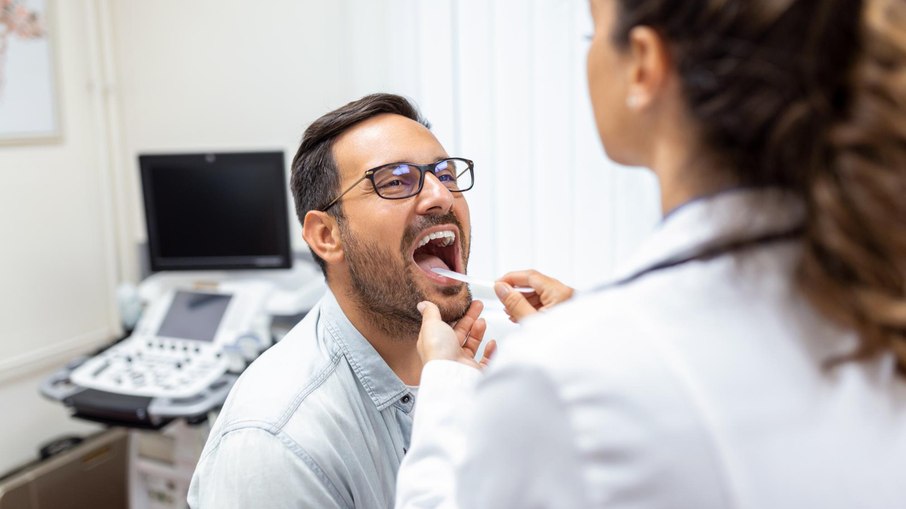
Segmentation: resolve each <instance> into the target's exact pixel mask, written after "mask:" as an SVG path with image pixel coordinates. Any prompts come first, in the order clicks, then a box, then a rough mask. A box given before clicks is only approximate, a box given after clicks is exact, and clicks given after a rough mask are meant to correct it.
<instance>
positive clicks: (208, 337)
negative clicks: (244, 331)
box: [157, 291, 232, 341]
mask: <svg viewBox="0 0 906 509" xmlns="http://www.w3.org/2000/svg"><path fill="white" fill-rule="evenodd" d="M231 298H232V297H231V296H230V295H223V294H218V293H198V292H185V291H178V292H176V295H174V296H173V302H172V303H171V304H170V308H169V309H168V310H167V314H166V316H164V320H163V322H162V323H161V324H160V329H158V330H157V335H158V336H160V337H164V338H179V339H194V340H196V341H213V340H214V336H215V335H216V334H217V328H218V327H219V326H220V321H221V320H222V319H223V314H224V313H225V312H226V308H227V305H228V304H229V303H230V299H231Z"/></svg>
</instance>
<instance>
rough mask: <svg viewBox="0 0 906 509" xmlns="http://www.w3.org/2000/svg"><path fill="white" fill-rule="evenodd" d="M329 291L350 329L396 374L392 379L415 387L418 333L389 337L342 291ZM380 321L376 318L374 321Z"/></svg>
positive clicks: (418, 375)
mask: <svg viewBox="0 0 906 509" xmlns="http://www.w3.org/2000/svg"><path fill="white" fill-rule="evenodd" d="M331 291H332V292H333V294H334V297H336V299H337V303H338V304H339V305H340V309H342V310H343V314H345V315H346V318H348V319H349V321H350V322H351V323H352V325H353V327H355V328H356V330H358V331H359V333H360V334H362V336H364V337H365V339H366V340H368V342H369V343H371V346H373V347H374V349H375V350H377V353H378V355H380V356H381V358H383V359H384V362H386V363H387V366H389V367H390V369H391V370H392V371H393V372H394V373H396V376H398V377H399V378H400V380H402V382H403V383H404V384H406V385H413V386H415V385H418V384H419V382H420V380H421V373H422V367H423V364H422V360H421V357H419V355H418V350H417V349H416V341H417V340H418V331H415V332H410V333H405V334H404V335H400V334H391V333H389V332H388V331H386V330H385V329H384V328H382V327H380V326H378V325H376V319H375V318H378V317H374V316H373V315H372V314H371V313H369V312H368V311H367V310H363V309H362V308H361V307H360V306H359V304H358V302H356V301H355V299H353V298H352V297H350V295H349V294H348V292H346V291H344V290H343V289H342V288H334V287H333V286H332V285H331ZM378 319H380V318H378Z"/></svg>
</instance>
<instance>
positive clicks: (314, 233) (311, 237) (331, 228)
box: [302, 210, 343, 265]
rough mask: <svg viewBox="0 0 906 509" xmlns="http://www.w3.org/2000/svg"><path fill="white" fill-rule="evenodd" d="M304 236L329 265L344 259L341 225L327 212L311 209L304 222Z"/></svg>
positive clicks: (313, 249)
mask: <svg viewBox="0 0 906 509" xmlns="http://www.w3.org/2000/svg"><path fill="white" fill-rule="evenodd" d="M302 238H303V239H305V242H306V243H308V247H310V248H311V250H312V251H314V252H315V254H316V255H318V256H320V257H321V259H323V260H324V261H325V262H326V263H327V264H328V265H331V264H336V263H339V262H341V261H343V243H342V242H341V240H340V226H339V225H338V224H337V220H336V219H334V218H333V216H331V215H330V214H328V213H327V212H321V211H320V210H309V211H308V212H307V213H306V214H305V221H304V222H303V224H302Z"/></svg>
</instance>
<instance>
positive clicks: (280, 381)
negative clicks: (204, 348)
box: [217, 311, 356, 433]
mask: <svg viewBox="0 0 906 509" xmlns="http://www.w3.org/2000/svg"><path fill="white" fill-rule="evenodd" d="M318 327H319V324H318V316H317V312H316V311H313V312H312V313H310V314H309V315H308V316H306V318H305V319H303V320H302V321H301V322H300V323H299V324H298V325H296V327H294V328H293V329H292V330H291V331H290V332H289V333H288V334H287V335H286V336H285V337H284V338H283V340H281V341H280V342H279V343H277V344H276V345H274V346H273V347H271V348H270V349H268V350H267V351H266V352H264V353H263V354H262V355H261V356H260V357H259V358H258V359H257V360H255V361H254V362H253V363H252V364H251V365H250V366H249V367H248V368H247V369H246V370H245V372H244V373H243V374H242V376H240V377H239V380H238V381H237V382H236V385H235V386H234V387H233V389H232V391H230V395H229V397H228V398H227V401H226V403H225V404H224V407H223V410H222V411H221V414H220V416H219V417H218V426H217V431H219V432H220V433H228V432H230V431H231V430H235V429H238V428H242V427H255V428H260V429H263V430H266V431H270V432H271V433H277V432H279V431H280V430H281V429H282V428H283V427H284V426H286V424H287V422H288V421H290V420H291V419H293V418H294V417H295V416H296V415H297V414H300V413H302V414H304V413H306V412H307V411H309V408H310V407H311V406H313V405H315V406H317V405H316V403H315V402H316V401H317V400H319V399H322V398H330V395H328V394H325V392H329V391H333V389H332V386H334V385H337V384H338V383H339V384H340V385H344V386H348V390H352V391H355V390H356V389H355V384H354V382H355V381H354V380H346V379H349V378H351V377H352V376H351V373H350V371H349V369H348V367H347V366H346V360H345V358H344V356H343V352H342V350H341V349H340V348H339V347H338V346H337V345H336V344H335V343H334V342H333V341H331V340H330V339H329V338H325V337H323V334H319V332H318ZM335 378H341V379H343V380H341V381H339V382H338V381H336V380H333V379H335ZM325 387H326V388H325Z"/></svg>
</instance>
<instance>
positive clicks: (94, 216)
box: [0, 0, 117, 472]
mask: <svg viewBox="0 0 906 509" xmlns="http://www.w3.org/2000/svg"><path fill="white" fill-rule="evenodd" d="M92 13H93V9H92V3H91V2H90V1H87V0H72V1H66V2H53V3H51V14H52V15H53V18H54V19H53V21H54V23H53V25H52V26H54V27H56V28H57V31H56V33H55V41H54V42H55V44H54V47H55V49H56V52H57V54H56V57H57V64H58V65H57V68H56V70H57V73H58V97H59V101H60V105H61V110H62V121H63V129H62V131H63V138H62V141H60V142H58V143H53V144H35V145H22V146H4V147H0V207H2V210H0V238H2V239H3V241H2V242H3V247H2V249H0V408H2V411H0V412H2V415H3V418H2V419H0V472H2V471H4V470H6V469H8V468H10V467H12V466H14V465H16V464H19V463H21V462H23V461H26V460H28V459H30V458H31V456H32V455H33V454H34V452H35V450H36V449H35V447H36V445H37V444H38V443H40V442H43V441H46V440H48V439H50V438H53V437H55V436H56V435H58V434H61V433H64V432H67V431H70V430H73V429H79V430H84V429H85V426H84V425H80V424H77V423H74V422H72V421H70V420H69V419H66V417H65V412H64V410H63V408H62V407H60V406H57V407H53V406H52V405H51V404H49V403H47V402H44V401H42V400H41V399H40V396H38V392H37V382H38V380H39V379H40V377H41V376H42V375H43V374H44V373H46V372H47V370H49V369H53V368H55V367H59V366H60V365H62V364H63V363H64V362H65V361H66V360H69V359H70V358H71V357H73V356H74V355H75V354H76V353H81V352H84V351H86V350H89V349H91V348H92V347H94V346H96V345H99V344H101V343H103V342H105V341H107V340H109V339H110V338H111V337H112V336H113V335H114V334H116V333H117V323H116V322H117V320H116V318H115V313H114V309H113V299H112V297H111V296H112V288H113V286H114V274H115V260H114V257H113V250H112V246H113V239H112V235H111V232H112V229H111V228H110V217H111V215H112V213H111V211H110V208H109V205H110V201H111V200H110V194H111V193H110V189H109V188H108V181H107V176H106V174H105V173H104V169H105V168H104V154H103V152H104V149H103V143H102V138H103V130H104V127H103V121H102V118H100V116H99V111H100V108H99V101H100V90H99V88H98V79H97V77H98V66H97V58H96V56H97V53H96V44H95V42H94V40H95V36H94V33H93V30H94V23H93V18H92ZM10 79H12V78H10Z"/></svg>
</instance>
